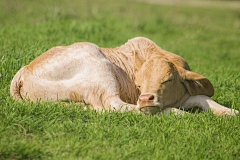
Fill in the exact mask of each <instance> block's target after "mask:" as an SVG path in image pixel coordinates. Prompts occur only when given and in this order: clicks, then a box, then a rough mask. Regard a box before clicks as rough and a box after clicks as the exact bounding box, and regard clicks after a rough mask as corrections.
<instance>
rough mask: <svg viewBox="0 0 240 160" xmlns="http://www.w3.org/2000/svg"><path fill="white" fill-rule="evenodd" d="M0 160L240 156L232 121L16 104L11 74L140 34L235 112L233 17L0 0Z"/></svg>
mask: <svg viewBox="0 0 240 160" xmlns="http://www.w3.org/2000/svg"><path fill="white" fill-rule="evenodd" d="M0 10H1V12H0V77H1V78H0V159H191V160H192V159H227V160H229V159H240V132H239V131H240V116H236V117H232V118H229V119H222V118H220V117H214V116H213V115H212V114H211V113H199V114H192V115H186V116H184V117H181V116H174V115H170V116H169V117H157V116H146V115H144V114H133V113H131V112H129V113H118V112H113V113H104V114H99V113H96V112H95V111H92V110H88V111H84V110H83V107H82V106H77V105H75V104H74V103H72V104H71V105H70V106H69V107H65V106H64V105H61V104H54V105H53V104H52V103H51V102H48V103H30V102H28V101H26V102H23V103H19V102H16V101H13V100H12V97H11V96H10V91H9V89H10V83H11V80H12V78H13V76H14V75H15V74H16V72H17V71H18V70H19V69H20V68H21V67H23V66H25V65H27V64H29V63H30V62H31V61H32V60H34V59H35V58H36V57H37V56H39V55H41V54H42V53H44V52H45V51H47V50H48V49H50V48H52V47H54V46H59V45H69V44H72V43H74V42H85V41H87V42H92V43H95V44H97V45H98V46H100V47H116V46H120V45H122V44H124V43H125V42H126V41H127V40H128V39H130V38H133V37H137V36H144V37H147V38H150V39H151V40H153V41H154V42H155V43H157V44H158V45H159V46H160V47H162V48H163V49H166V50H168V51H171V52H173V53H175V54H178V55H180V56H182V57H183V58H185V59H186V60H187V62H188V63H189V65H190V67H191V69H192V71H194V72H196V73H198V74H202V75H203V76H205V77H208V78H209V79H210V81H211V82H212V83H213V85H214V88H215V95H214V96H213V97H212V98H213V99H214V100H215V101H216V102H218V103H220V104H221V105H224V106H226V107H229V108H235V109H238V110H240V67H239V66H240V12H239V11H237V10H231V9H224V8H223V9H217V8H202V7H201V8H193V7H181V6H161V5H151V4H145V3H137V2H133V1H130V0H128V1H123V0H122V1H120V0H119V1H107V0H90V1H89V0H81V1H78V0H73V1H71V2H70V1H64V0H58V1H54V0H51V1H49V0H42V1H30V0H21V1H14V0H3V1H0Z"/></svg>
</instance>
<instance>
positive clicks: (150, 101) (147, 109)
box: [138, 94, 159, 114]
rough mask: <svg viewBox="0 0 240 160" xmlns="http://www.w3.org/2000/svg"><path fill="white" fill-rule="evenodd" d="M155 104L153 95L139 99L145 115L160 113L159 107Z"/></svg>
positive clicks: (142, 96)
mask: <svg viewBox="0 0 240 160" xmlns="http://www.w3.org/2000/svg"><path fill="white" fill-rule="evenodd" d="M154 102H155V96H154V95H152V94H144V95H140V96H139V98H138V103H139V106H140V110H141V111H142V112H144V113H145V114H156V113H157V112H158V111H159V107H157V106H156V105H155V103H154Z"/></svg>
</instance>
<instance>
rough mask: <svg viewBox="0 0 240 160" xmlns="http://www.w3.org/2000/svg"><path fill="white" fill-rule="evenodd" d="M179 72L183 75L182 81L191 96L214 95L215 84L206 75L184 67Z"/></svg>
mask: <svg viewBox="0 0 240 160" xmlns="http://www.w3.org/2000/svg"><path fill="white" fill-rule="evenodd" d="M179 74H180V76H181V82H182V83H183V84H184V86H185V87H186V89H187V90H188V92H189V94H190V95H191V96H195V95H206V96H209V97H212V96H213V95H214V88H213V85H212V83H211V82H210V81H209V80H208V79H207V78H206V77H203V76H201V75H199V74H196V73H194V72H191V71H188V70H185V69H183V68H182V69H181V70H180V72H179Z"/></svg>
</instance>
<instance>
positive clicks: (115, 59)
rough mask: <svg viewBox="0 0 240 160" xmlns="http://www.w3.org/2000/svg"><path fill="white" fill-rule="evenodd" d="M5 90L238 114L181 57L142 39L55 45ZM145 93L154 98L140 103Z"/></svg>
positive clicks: (104, 104) (114, 106) (148, 108)
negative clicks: (218, 99) (104, 44)
mask: <svg viewBox="0 0 240 160" xmlns="http://www.w3.org/2000/svg"><path fill="white" fill-rule="evenodd" d="M10 91H11V94H12V95H13V98H14V99H18V100H22V99H30V100H31V101H33V102H35V101H37V100H41V101H47V100H51V101H57V100H72V101H75V102H83V103H85V104H90V105H91V106H92V108H93V109H96V110H100V111H101V110H120V111H135V112H138V113H139V112H140V111H143V112H145V113H146V114H156V113H163V112H168V111H169V110H171V108H179V107H180V106H182V107H183V108H191V107H195V106H198V107H203V108H204V110H208V109H212V111H213V112H214V114H216V115H220V114H224V115H235V114H238V111H236V110H231V109H229V108H226V107H223V106H221V105H219V104H217V103H216V102H214V101H213V100H212V99H211V98H209V97H211V96H212V95H213V94H214V89H213V86H212V84H211V82H210V81H209V80H208V79H207V78H205V77H203V76H201V75H198V74H196V73H193V72H191V71H190V68H189V66H188V64H187V62H186V61H185V60H184V59H183V58H181V57H180V56H177V55H175V54H173V53H170V52H167V51H165V50H163V49H161V48H160V47H159V46H157V45H156V44H155V43H154V42H152V41H151V40H149V39H147V38H144V37H137V38H134V39H131V40H129V41H128V42H127V43H125V44H124V45H122V46H120V47H117V48H99V47H98V46H96V45H95V44H92V43H87V42H82V43H75V44H73V45H70V46H66V47H65V46H60V47H54V48H52V49H50V50H48V51H47V52H45V53H44V54H42V55H41V56H39V57H37V58H36V59H35V60H34V61H32V62H31V63H30V64H29V65H27V66H25V67H23V68H22V69H21V70H19V71H18V73H17V74H16V75H15V76H14V78H13V80H12V83H11V88H10ZM149 94H150V95H154V100H152V101H141V102H140V101H139V98H140V97H141V96H144V95H149ZM139 96H140V97H139ZM138 97H139V98H138ZM199 99H200V102H199ZM176 110H177V109H175V110H174V111H176ZM179 112H180V111H179Z"/></svg>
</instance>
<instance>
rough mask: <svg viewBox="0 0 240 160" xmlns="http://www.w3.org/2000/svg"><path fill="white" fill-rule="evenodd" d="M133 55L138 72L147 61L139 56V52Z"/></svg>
mask: <svg viewBox="0 0 240 160" xmlns="http://www.w3.org/2000/svg"><path fill="white" fill-rule="evenodd" d="M133 54H134V55H133V57H134V66H135V70H136V71H138V70H140V68H141V67H142V65H143V63H144V62H145V60H144V59H143V58H142V57H141V56H140V55H139V53H138V52H134V53H133Z"/></svg>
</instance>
